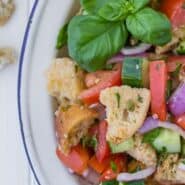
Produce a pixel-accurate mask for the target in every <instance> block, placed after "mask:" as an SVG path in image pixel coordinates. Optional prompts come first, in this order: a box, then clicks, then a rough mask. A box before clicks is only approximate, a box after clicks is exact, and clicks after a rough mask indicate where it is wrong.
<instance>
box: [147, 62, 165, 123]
mask: <svg viewBox="0 0 185 185" xmlns="http://www.w3.org/2000/svg"><path fill="white" fill-rule="evenodd" d="M166 88H167V68H166V64H165V62H164V61H154V62H151V63H150V90H151V111H152V114H157V115H158V117H159V119H160V120H162V121H165V120H166V114H167V111H166V97H165V95H166Z"/></svg>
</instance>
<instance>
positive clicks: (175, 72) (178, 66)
mask: <svg viewBox="0 0 185 185" xmlns="http://www.w3.org/2000/svg"><path fill="white" fill-rule="evenodd" d="M181 67H182V64H177V65H176V69H175V71H173V72H171V76H172V77H174V78H176V77H178V75H179V73H180V70H181Z"/></svg>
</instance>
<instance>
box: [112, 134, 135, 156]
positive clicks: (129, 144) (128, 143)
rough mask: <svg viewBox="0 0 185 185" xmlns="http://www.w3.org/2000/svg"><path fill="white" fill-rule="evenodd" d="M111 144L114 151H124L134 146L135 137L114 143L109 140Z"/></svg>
mask: <svg viewBox="0 0 185 185" xmlns="http://www.w3.org/2000/svg"><path fill="white" fill-rule="evenodd" d="M109 146H110V149H111V152H112V153H122V152H125V151H128V150H130V149H132V148H133V147H134V140H133V138H130V139H127V140H126V141H124V142H122V143H120V144H114V143H111V142H109Z"/></svg>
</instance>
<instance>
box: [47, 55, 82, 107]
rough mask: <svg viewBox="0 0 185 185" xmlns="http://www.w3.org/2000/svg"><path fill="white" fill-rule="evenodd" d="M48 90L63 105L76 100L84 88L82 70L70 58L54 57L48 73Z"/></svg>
mask: <svg viewBox="0 0 185 185" xmlns="http://www.w3.org/2000/svg"><path fill="white" fill-rule="evenodd" d="M47 77H48V84H47V87H48V91H49V93H50V94H51V96H54V97H56V98H57V100H58V101H59V102H60V103H61V104H62V105H63V106H65V105H66V104H74V103H77V102H78V95H79V94H80V92H81V91H82V90H83V89H84V80H83V79H84V72H83V71H82V70H81V69H80V68H79V67H78V66H77V65H76V64H75V62H74V61H72V60H71V59H70V58H58V59H55V60H54V62H53V63H52V65H51V66H50V68H49V70H48V73H47Z"/></svg>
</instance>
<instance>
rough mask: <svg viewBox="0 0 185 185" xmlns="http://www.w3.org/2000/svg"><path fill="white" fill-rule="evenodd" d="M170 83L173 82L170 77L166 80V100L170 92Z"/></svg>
mask: <svg viewBox="0 0 185 185" xmlns="http://www.w3.org/2000/svg"><path fill="white" fill-rule="evenodd" d="M172 84H173V81H172V80H171V79H170V80H168V81H167V88H166V99H167V100H168V99H169V97H170V96H171V94H172Z"/></svg>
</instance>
